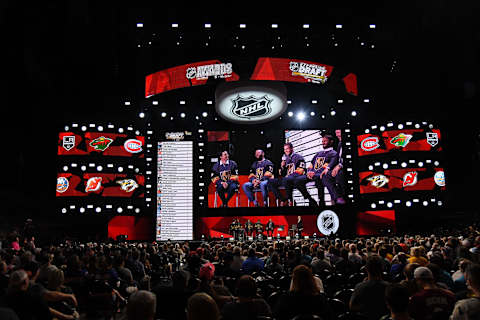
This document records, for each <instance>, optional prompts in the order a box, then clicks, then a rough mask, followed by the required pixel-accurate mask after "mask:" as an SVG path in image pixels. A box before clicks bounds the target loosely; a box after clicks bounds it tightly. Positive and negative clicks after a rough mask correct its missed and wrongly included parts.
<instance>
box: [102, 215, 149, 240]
mask: <svg viewBox="0 0 480 320" xmlns="http://www.w3.org/2000/svg"><path fill="white" fill-rule="evenodd" d="M152 230H153V226H152V221H151V218H149V217H132V216H117V217H113V218H112V219H111V220H110V221H109V222H108V237H109V238H112V239H116V238H117V236H119V235H124V234H126V235H127V236H128V238H127V240H140V241H145V240H150V239H151V238H152Z"/></svg>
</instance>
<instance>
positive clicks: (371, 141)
mask: <svg viewBox="0 0 480 320" xmlns="http://www.w3.org/2000/svg"><path fill="white" fill-rule="evenodd" d="M360 147H361V148H362V149H363V150H364V151H373V150H375V149H377V148H378V147H380V145H379V144H378V137H368V138H365V139H363V140H362V142H360Z"/></svg>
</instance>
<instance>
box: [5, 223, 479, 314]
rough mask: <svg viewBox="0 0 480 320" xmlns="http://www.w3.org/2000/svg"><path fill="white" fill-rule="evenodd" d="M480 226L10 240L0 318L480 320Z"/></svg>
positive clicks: (14, 236)
mask: <svg viewBox="0 0 480 320" xmlns="http://www.w3.org/2000/svg"><path fill="white" fill-rule="evenodd" d="M479 231H480V230H479V229H478V228H477V227H475V226H469V227H467V228H464V229H463V228H462V229H458V230H456V231H455V232H451V231H450V232H448V233H446V232H442V231H439V232H436V233H434V234H432V235H428V236H425V235H402V236H393V235H390V236H377V237H352V238H350V239H340V238H336V237H329V238H318V239H302V240H290V241H285V240H276V239H275V240H273V241H247V242H239V241H234V242H233V241H226V240H225V241H223V240H222V241H220V240H212V241H202V242H194V241H191V242H153V243H152V242H151V243H147V242H118V241H117V242H114V241H106V242H103V243H93V242H89V243H77V242H73V241H63V242H62V243H51V244H41V245H37V242H36V239H35V238H34V237H33V236H25V237H24V236H23V235H22V236H21V235H19V234H16V233H12V234H10V235H9V236H8V238H7V239H5V240H4V241H2V242H1V249H0V319H2V320H3V319H6V320H7V319H21V320H23V319H113V318H115V319H145V320H147V319H168V320H169V319H172V320H173V319H175V320H187V319H188V320H209V319H212V320H218V319H224V320H229V319H232V320H233V319H234V320H236V319H239V320H240V319H242V320H247V319H264V320H266V319H277V320H290V319H296V320H300V319H323V320H329V319H337V318H338V319H345V320H348V319H372V320H373V319H415V320H423V319H455V320H456V319H477V318H480V265H479V264H478V263H479V262H480V232H479ZM39 239H41V237H39Z"/></svg>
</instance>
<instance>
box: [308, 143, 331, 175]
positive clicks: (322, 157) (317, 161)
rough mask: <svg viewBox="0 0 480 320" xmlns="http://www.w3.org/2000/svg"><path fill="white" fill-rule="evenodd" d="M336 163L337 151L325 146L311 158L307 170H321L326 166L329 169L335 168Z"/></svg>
mask: <svg viewBox="0 0 480 320" xmlns="http://www.w3.org/2000/svg"><path fill="white" fill-rule="evenodd" d="M337 164H338V153H337V151H335V150H333V148H327V149H325V150H322V151H320V152H318V153H317V154H316V155H315V156H314V157H313V159H312V163H311V164H310V165H309V166H308V171H315V172H321V171H323V170H324V169H325V168H326V167H328V168H329V170H332V169H333V168H335V166H336V165H337Z"/></svg>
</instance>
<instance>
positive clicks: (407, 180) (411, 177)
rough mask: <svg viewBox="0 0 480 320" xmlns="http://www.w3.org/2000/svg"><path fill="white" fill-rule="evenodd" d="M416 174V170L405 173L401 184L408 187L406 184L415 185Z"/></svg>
mask: <svg viewBox="0 0 480 320" xmlns="http://www.w3.org/2000/svg"><path fill="white" fill-rule="evenodd" d="M417 176H418V172H416V171H411V172H408V173H406V174H405V175H404V176H403V186H404V187H408V186H414V185H416V184H417V181H418V179H417Z"/></svg>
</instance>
